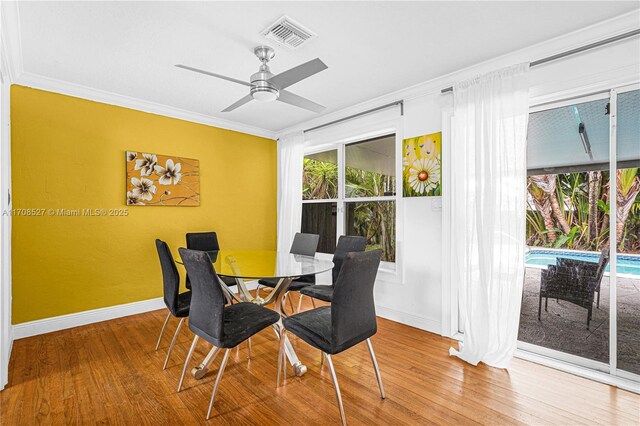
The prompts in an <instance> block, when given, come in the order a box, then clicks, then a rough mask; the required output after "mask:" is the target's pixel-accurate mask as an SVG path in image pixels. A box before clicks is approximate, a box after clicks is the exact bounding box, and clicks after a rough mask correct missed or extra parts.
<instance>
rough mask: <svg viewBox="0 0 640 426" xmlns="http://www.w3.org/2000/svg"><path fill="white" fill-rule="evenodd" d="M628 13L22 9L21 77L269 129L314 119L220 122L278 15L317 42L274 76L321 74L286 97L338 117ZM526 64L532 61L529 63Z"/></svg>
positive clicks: (245, 5) (345, 7)
mask: <svg viewBox="0 0 640 426" xmlns="http://www.w3.org/2000/svg"><path fill="white" fill-rule="evenodd" d="M638 7H639V3H638V2H635V1H629V2H611V1H602V2H591V1H578V2H576V1H570V2H487V1H483V2H391V1H389V2H217V3H213V2H209V3H196V2H21V3H19V5H18V8H19V20H20V43H21V49H22V57H23V69H24V71H25V72H27V73H32V74H37V75H41V76H45V77H48V78H52V79H57V80H62V81H65V82H69V83H74V84H79V85H84V86H88V87H91V88H95V89H100V90H104V91H108V92H113V93H116V94H121V95H126V96H129V97H133V98H138V99H142V100H146V101H152V102H156V103H159V104H163V105H167V106H171V107H176V108H181V109H184V110H187V111H192V112H196V113H201V114H207V115H210V116H213V117H218V118H224V119H227V120H231V121H236V122H238V123H242V124H246V125H251V126H256V127H260V128H263V129H268V130H274V131H275V130H281V129H283V128H286V127H289V126H292V125H294V124H297V123H300V122H303V121H306V120H308V119H311V118H314V117H316V114H314V113H312V112H307V111H305V110H301V109H299V108H296V107H293V106H289V105H286V104H283V103H280V102H274V103H259V102H250V103H249V104H247V105H245V106H243V107H241V108H239V109H237V110H236V111H233V112H231V113H221V112H220V111H221V110H222V109H224V108H225V107H227V106H228V105H230V104H231V103H233V102H235V101H236V100H238V99H239V98H241V97H242V96H244V95H245V94H247V88H246V87H244V86H241V85H237V84H234V83H231V82H228V81H224V80H218V79H215V78H212V77H207V76H204V75H199V74H195V73H192V72H188V71H185V70H181V69H177V68H175V67H174V66H173V65H174V64H177V63H182V64H187V65H191V66H193V67H198V68H203V69H206V70H210V71H212V72H216V73H219V74H224V75H227V76H230V77H235V78H238V79H243V80H248V78H249V76H250V75H251V74H252V73H254V72H255V71H256V70H257V68H258V65H259V62H258V60H257V59H256V58H255V57H254V56H253V47H254V46H256V45H258V44H263V43H265V40H264V39H263V38H262V36H261V35H260V32H261V31H262V30H263V29H264V28H265V27H266V26H267V25H269V24H271V23H272V22H273V21H275V19H277V18H279V17H280V16H281V15H283V14H287V15H289V16H290V17H291V18H293V19H295V20H297V21H299V22H300V23H302V24H303V25H305V26H307V27H308V28H310V29H311V30H313V31H314V32H316V33H317V34H318V38H317V39H315V40H313V41H312V42H310V43H309V45H307V46H304V47H302V48H300V49H298V50H296V51H288V50H286V49H285V48H281V47H278V46H274V47H275V48H276V57H275V59H274V60H273V61H272V63H271V69H272V71H273V72H274V73H279V72H282V71H285V70H287V69H289V68H291V67H293V66H296V65H298V64H300V63H303V62H306V61H308V60H311V59H313V58H316V57H319V58H321V59H322V60H323V61H324V62H325V63H326V64H327V65H328V66H329V69H328V70H325V71H323V72H321V73H319V74H317V75H315V76H313V77H311V78H309V79H307V80H305V81H303V82H300V83H298V84H296V85H294V86H291V87H290V88H289V90H290V91H292V92H294V93H296V94H298V95H301V96H304V97H307V98H309V99H311V100H313V101H315V102H318V103H321V104H323V105H325V106H327V110H326V111H325V112H331V111H336V110H338V109H341V108H345V107H347V106H350V105H354V104H357V103H360V102H363V101H365V100H368V99H372V98H375V97H377V96H381V95H383V94H386V93H389V92H392V91H395V90H399V89H402V88H405V87H408V86H411V85H414V84H418V83H420V82H423V81H426V80H429V79H431V78H435V77H437V76H440V75H443V74H446V73H449V72H452V71H455V70H458V69H461V68H464V67H467V66H470V65H473V64H475V63H478V62H481V61H484V60H487V59H490V58H492V57H495V56H498V55H501V54H505V53H508V52H510V51H514V50H517V49H520V48H523V47H526V46H529V45H532V44H535V43H538V42H541V41H544V40H547V39H550V38H553V37H556V36H559V35H562V34H564V33H566V32H569V31H573V30H577V29H580V28H582V27H584V26H587V25H590V24H594V23H596V22H600V21H602V20H605V19H608V18H611V17H614V16H617V15H620V14H623V13H625V12H628V11H631V10H633V9H637V8H638ZM532 59H535V58H532Z"/></svg>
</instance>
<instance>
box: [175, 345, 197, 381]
mask: <svg viewBox="0 0 640 426" xmlns="http://www.w3.org/2000/svg"><path fill="white" fill-rule="evenodd" d="M197 343H198V335H197V334H196V335H195V336H193V343H191V348H189V353H188V354H187V358H186V359H185V360H184V367H182V376H180V383H178V392H180V391H181V390H182V382H184V375H185V373H186V372H187V366H188V365H189V361H191V356H193V351H194V350H195V348H196V344H197Z"/></svg>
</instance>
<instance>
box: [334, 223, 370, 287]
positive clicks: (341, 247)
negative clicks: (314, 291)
mask: <svg viewBox="0 0 640 426" xmlns="http://www.w3.org/2000/svg"><path fill="white" fill-rule="evenodd" d="M366 247H367V240H366V239H365V238H364V237H356V236H350V235H349V236H347V235H341V236H340V238H338V245H337V246H336V251H335V252H334V253H333V265H334V266H333V271H332V276H331V283H332V284H335V282H336V280H337V279H338V274H340V268H342V262H344V258H345V256H346V255H347V253H351V252H359V251H364V249H365V248H366Z"/></svg>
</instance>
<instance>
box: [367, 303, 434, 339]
mask: <svg viewBox="0 0 640 426" xmlns="http://www.w3.org/2000/svg"><path fill="white" fill-rule="evenodd" d="M376 314H377V315H378V316H379V317H382V318H386V319H389V320H391V321H395V322H399V323H401V324H406V325H410V326H411V327H416V328H419V329H421V330H426V331H429V332H431V333H435V334H442V333H441V332H442V324H440V322H439V321H434V320H432V319H429V318H425V317H421V316H418V315H414V314H409V313H406V312H402V311H398V310H396V309H392V308H387V307H385V306H381V305H376Z"/></svg>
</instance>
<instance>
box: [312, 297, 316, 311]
mask: <svg viewBox="0 0 640 426" xmlns="http://www.w3.org/2000/svg"><path fill="white" fill-rule="evenodd" d="M311 305H312V306H313V309H315V308H316V300H315V299H314V298H313V297H312V298H311Z"/></svg>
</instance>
